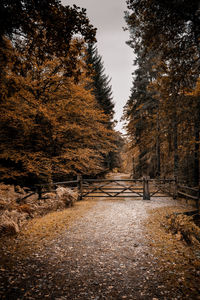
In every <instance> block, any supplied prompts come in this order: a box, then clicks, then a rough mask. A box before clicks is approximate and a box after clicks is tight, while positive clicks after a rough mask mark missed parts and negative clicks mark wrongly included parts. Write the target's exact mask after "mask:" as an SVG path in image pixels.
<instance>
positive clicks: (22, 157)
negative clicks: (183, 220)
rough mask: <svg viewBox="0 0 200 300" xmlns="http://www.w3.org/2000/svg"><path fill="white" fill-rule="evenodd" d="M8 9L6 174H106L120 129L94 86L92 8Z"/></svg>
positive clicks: (0, 127) (33, 5) (15, 178)
mask: <svg viewBox="0 0 200 300" xmlns="http://www.w3.org/2000/svg"><path fill="white" fill-rule="evenodd" d="M18 5H19V16H20V17H19V16H18V15H17V14H15V8H16V6H18ZM41 5H44V6H45V7H43V6H42V7H41ZM0 8H1V13H2V12H5V14H7V15H8V17H9V18H11V16H13V19H12V20H11V23H10V24H9V22H6V23H5V24H4V27H3V28H1V34H2V35H1V43H0V59H1V61H0V62H1V65H2V69H1V70H2V77H1V82H0V95H1V106H0V140H1V143H0V174H1V177H0V179H1V180H3V181H6V182H18V183H21V184H25V183H28V184H33V183H36V182H41V181H42V182H50V181H51V180H60V179H66V178H67V177H69V176H75V175H77V174H92V175H95V174H98V173H101V172H102V171H104V169H105V157H107V156H108V155H109V154H110V152H111V151H113V150H114V149H115V148H116V146H115V132H114V130H113V128H112V126H108V124H110V120H111V119H110V115H109V114H108V113H106V108H105V107H104V108H102V107H101V106H100V105H98V103H97V99H96V97H95V95H94V93H93V89H91V87H90V84H91V82H93V78H92V76H91V75H89V72H88V67H87V64H86V61H85V57H86V55H85V52H86V41H90V42H92V41H94V40H95V29H94V28H93V27H92V26H91V25H90V24H89V20H88V19H87V17H86V14H85V10H80V9H79V8H77V7H74V8H70V7H63V6H62V5H61V4H60V2H59V1H56V0H55V1H53V0H52V1H39V2H38V1H28V0H27V1H13V2H12V1H9V2H8V1H7V2H4V1H3V2H2V3H1V7H0ZM2 8H3V10H2ZM47 12H48V13H49V15H48V14H47ZM29 18H30V22H29V23H28V19H29ZM6 24H7V25H6ZM54 25H55V27H54ZM68 25H69V26H68ZM76 33H79V34H82V37H80V38H75V37H74V34H76ZM59 37H60V38H59Z"/></svg>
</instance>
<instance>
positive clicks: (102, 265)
mask: <svg viewBox="0 0 200 300" xmlns="http://www.w3.org/2000/svg"><path fill="white" fill-rule="evenodd" d="M115 176H116V175H115ZM185 210H189V208H188V207H186V206H185V205H183V204H181V203H180V202H178V201H174V200H172V199H171V198H152V200H150V201H147V200H142V199H137V200H133V199H129V198H126V199H123V198H120V199H119V200H113V199H112V200H110V199H109V198H99V199H98V200H95V199H88V200H83V201H80V202H78V203H77V204H76V205H75V206H74V207H72V208H68V209H66V210H64V211H58V212H54V213H49V214H48V215H46V216H44V217H41V218H36V219H33V220H32V221H30V222H29V223H28V224H27V226H26V227H25V228H24V229H23V230H22V232H21V233H20V234H19V235H18V236H16V237H15V238H13V237H12V238H4V239H3V240H1V242H0V250H1V254H2V255H1V264H0V299H12V300H14V299H20V300H21V299H55V300H64V299H70V300H75V299H83V300H86V299H87V300H89V299H96V300H97V299H99V300H100V299H108V300H110V299H116V300H117V299H144V300H146V299H152V300H156V299H174V300H175V299H200V296H199V295H200V250H199V248H198V247H196V246H195V245H190V246H188V245H187V244H186V243H185V242H184V241H182V240H181V238H180V236H178V235H172V234H171V233H170V232H167V231H166V229H165V227H164V226H163V222H165V219H166V215H168V214H170V213H172V212H180V211H185Z"/></svg>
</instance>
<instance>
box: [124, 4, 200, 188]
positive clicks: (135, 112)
mask: <svg viewBox="0 0 200 300" xmlns="http://www.w3.org/2000/svg"><path fill="white" fill-rule="evenodd" d="M127 4H128V8H129V9H130V11H129V12H127V13H126V16H125V19H126V22H127V25H128V29H129V31H130V40H129V42H128V44H129V45H130V46H131V47H132V48H133V49H134V51H135V54H136V55H137V59H136V61H135V63H136V65H137V67H138V68H137V70H136V72H135V77H134V81H133V88H132V93H131V96H130V99H129V100H128V102H127V104H126V107H125V112H124V118H125V119H126V121H127V130H128V133H129V135H130V137H131V140H132V143H131V144H132V148H133V152H132V153H133V158H134V162H135V168H134V170H135V171H136V173H137V175H138V176H141V175H142V174H144V173H148V174H150V175H151V176H156V175H159V174H161V175H172V174H174V175H178V176H179V178H182V179H185V180H187V181H189V182H190V183H191V184H194V185H197V184H198V182H199V120H200V114H199V110H200V105H199V97H197V96H194V95H197V94H195V91H197V90H198V84H197V82H198V81H197V80H198V77H199V63H200V51H199V49H200V48H199V46H200V30H199V29H200V21H199V17H200V7H199V1H192V3H191V2H190V1H185V0H182V1H174V0H170V1H158V0H153V1H149V0H142V1H138V0H128V1H127ZM139 170H140V171H139Z"/></svg>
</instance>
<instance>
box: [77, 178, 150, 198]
mask: <svg viewBox="0 0 200 300" xmlns="http://www.w3.org/2000/svg"><path fill="white" fill-rule="evenodd" d="M145 188H146V184H144V180H143V179H82V181H81V182H80V191H81V198H84V197H95V198H96V197H103V198H104V197H110V198H137V197H139V198H143V199H146V200H148V199H149V196H148V191H147V190H146V189H145Z"/></svg>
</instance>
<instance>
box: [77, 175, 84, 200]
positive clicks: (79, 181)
mask: <svg viewBox="0 0 200 300" xmlns="http://www.w3.org/2000/svg"><path fill="white" fill-rule="evenodd" d="M77 186H78V193H79V200H82V195H83V178H82V176H81V175H77Z"/></svg>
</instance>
